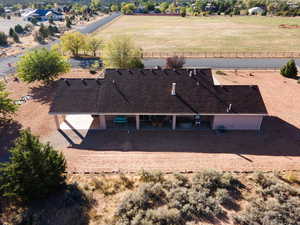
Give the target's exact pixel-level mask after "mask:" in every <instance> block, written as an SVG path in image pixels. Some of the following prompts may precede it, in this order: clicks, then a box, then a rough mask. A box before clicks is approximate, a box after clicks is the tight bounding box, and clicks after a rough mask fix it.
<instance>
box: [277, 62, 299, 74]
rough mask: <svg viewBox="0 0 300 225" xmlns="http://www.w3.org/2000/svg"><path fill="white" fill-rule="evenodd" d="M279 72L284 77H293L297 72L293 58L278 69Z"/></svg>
mask: <svg viewBox="0 0 300 225" xmlns="http://www.w3.org/2000/svg"><path fill="white" fill-rule="evenodd" d="M280 74H281V75H282V76H285V77H294V76H297V74H298V69H297V66H296V63H295V60H293V59H291V60H289V61H288V62H287V64H285V65H284V66H283V67H282V68H281V69H280Z"/></svg>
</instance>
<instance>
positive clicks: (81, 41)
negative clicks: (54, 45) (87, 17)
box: [61, 32, 86, 57]
mask: <svg viewBox="0 0 300 225" xmlns="http://www.w3.org/2000/svg"><path fill="white" fill-rule="evenodd" d="M85 40H86V36H85V35H84V34H82V33H79V32H72V33H67V34H64V35H63V36H62V37H61V44H62V47H63V48H64V50H65V51H70V52H71V53H72V55H73V56H74V57H77V56H78V55H79V50H80V49H83V48H84V46H85Z"/></svg>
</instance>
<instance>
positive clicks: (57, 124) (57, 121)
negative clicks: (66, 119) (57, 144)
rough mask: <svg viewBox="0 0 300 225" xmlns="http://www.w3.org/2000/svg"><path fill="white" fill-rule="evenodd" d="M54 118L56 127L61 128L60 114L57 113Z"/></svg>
mask: <svg viewBox="0 0 300 225" xmlns="http://www.w3.org/2000/svg"><path fill="white" fill-rule="evenodd" d="M54 120H55V125H56V129H57V130H59V129H60V127H59V120H58V116H57V115H54Z"/></svg>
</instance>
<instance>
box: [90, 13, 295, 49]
mask: <svg viewBox="0 0 300 225" xmlns="http://www.w3.org/2000/svg"><path fill="white" fill-rule="evenodd" d="M281 24H288V25H297V24H298V25H300V17H293V18H291V17H290V18H288V17H260V16H234V17H224V16H212V17H186V18H182V17H174V16H123V17H122V18H120V19H118V20H117V21H115V22H114V23H112V24H111V25H110V26H107V27H105V28H103V29H99V31H97V32H96V33H95V35H96V36H99V37H102V38H104V39H106V40H108V39H109V38H110V37H111V36H113V35H123V34H126V35H130V36H132V37H133V39H134V41H135V43H136V45H137V46H138V47H141V48H142V49H143V50H145V51H152V52H175V51H176V52H297V51H298V52H299V51H300V39H299V36H300V29H287V28H279V25H281ZM271 40H272V41H271Z"/></svg>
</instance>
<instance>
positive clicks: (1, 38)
mask: <svg viewBox="0 0 300 225" xmlns="http://www.w3.org/2000/svg"><path fill="white" fill-rule="evenodd" d="M7 44H8V42H7V35H6V34H5V33H4V32H0V46H5V45H7Z"/></svg>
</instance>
